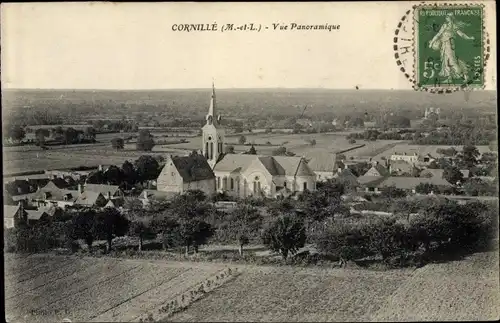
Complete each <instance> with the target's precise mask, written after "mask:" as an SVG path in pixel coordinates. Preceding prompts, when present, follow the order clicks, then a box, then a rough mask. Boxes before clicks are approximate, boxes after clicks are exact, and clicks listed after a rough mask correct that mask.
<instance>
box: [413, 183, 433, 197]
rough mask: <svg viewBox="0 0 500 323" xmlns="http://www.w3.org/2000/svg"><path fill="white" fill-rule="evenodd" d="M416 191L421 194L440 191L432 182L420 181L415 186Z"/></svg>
mask: <svg viewBox="0 0 500 323" xmlns="http://www.w3.org/2000/svg"><path fill="white" fill-rule="evenodd" d="M415 192H417V193H419V194H430V193H431V192H434V193H438V192H439V187H437V186H436V185H434V184H430V183H420V184H418V185H417V186H416V187H415Z"/></svg>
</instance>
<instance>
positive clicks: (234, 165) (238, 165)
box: [214, 154, 259, 173]
mask: <svg viewBox="0 0 500 323" xmlns="http://www.w3.org/2000/svg"><path fill="white" fill-rule="evenodd" d="M257 158H259V155H239V154H227V155H225V156H224V158H222V160H221V161H220V162H218V163H217V164H215V167H214V170H215V171H219V172H231V173H232V172H242V171H243V170H245V169H246V168H247V167H248V166H250V164H251V163H252V162H253V161H254V160H256V159H257Z"/></svg>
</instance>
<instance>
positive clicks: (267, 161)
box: [257, 156, 285, 176]
mask: <svg viewBox="0 0 500 323" xmlns="http://www.w3.org/2000/svg"><path fill="white" fill-rule="evenodd" d="M257 160H258V161H260V162H261V164H262V165H263V166H264V167H265V168H266V170H267V171H268V172H269V174H271V175H273V176H274V175H285V170H284V169H283V167H281V165H279V164H278V163H277V162H276V160H275V159H274V158H273V157H271V156H260V157H258V158H257Z"/></svg>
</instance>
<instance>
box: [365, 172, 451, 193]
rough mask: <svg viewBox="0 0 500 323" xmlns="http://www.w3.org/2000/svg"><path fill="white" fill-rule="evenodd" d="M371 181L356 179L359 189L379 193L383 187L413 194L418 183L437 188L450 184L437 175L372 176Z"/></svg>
mask: <svg viewBox="0 0 500 323" xmlns="http://www.w3.org/2000/svg"><path fill="white" fill-rule="evenodd" d="M372 179H373V180H372V181H370V180H369V178H367V177H364V178H362V179H361V178H358V181H360V182H362V184H361V191H364V192H367V193H375V194H379V193H381V192H382V190H383V189H384V188H387V187H392V186H394V187H396V188H398V189H402V190H405V191H407V192H408V193H412V194H415V193H416V191H415V189H416V187H417V186H418V185H419V184H431V185H435V186H437V187H439V188H449V187H452V185H451V184H450V183H449V182H447V181H446V180H445V179H443V178H437V177H430V178H424V177H403V176H389V177H372Z"/></svg>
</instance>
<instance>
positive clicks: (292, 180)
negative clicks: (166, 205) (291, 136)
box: [157, 85, 316, 198]
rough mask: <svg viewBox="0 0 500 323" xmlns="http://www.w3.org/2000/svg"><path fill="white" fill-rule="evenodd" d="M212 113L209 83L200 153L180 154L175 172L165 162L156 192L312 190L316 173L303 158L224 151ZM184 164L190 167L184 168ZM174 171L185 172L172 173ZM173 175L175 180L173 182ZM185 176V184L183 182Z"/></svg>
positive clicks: (281, 193)
mask: <svg viewBox="0 0 500 323" xmlns="http://www.w3.org/2000/svg"><path fill="white" fill-rule="evenodd" d="M216 113H217V105H216V96H215V87H214V86H213V85H212V97H211V100H210V107H209V109H208V114H207V116H206V118H205V120H206V123H205V125H204V126H203V128H202V142H201V147H202V149H201V151H200V153H201V155H202V156H199V155H198V156H196V155H195V156H193V155H191V156H186V157H183V159H186V161H184V162H183V163H182V164H183V165H184V167H183V169H179V170H177V171H176V170H175V169H174V170H172V167H173V168H176V167H179V166H176V164H179V165H180V163H175V162H173V163H168V162H167V164H168V167H167V166H166V167H164V169H163V170H162V172H161V174H160V176H159V177H158V180H157V183H158V186H157V187H158V191H172V192H173V191H175V192H179V193H182V192H183V191H184V190H186V189H187V188H188V187H191V188H193V187H195V188H198V189H202V190H203V191H204V192H205V193H206V194H207V195H210V194H213V193H214V192H225V193H227V194H228V195H231V196H235V197H240V198H245V197H248V196H254V197H278V196H291V195H296V194H297V193H300V192H303V191H306V190H309V191H313V190H315V189H316V173H315V172H314V171H313V170H312V169H311V168H310V167H309V165H308V163H307V161H306V159H304V158H303V157H288V156H263V155H245V154H226V153H224V146H225V130H224V128H223V126H222V124H221V116H220V115H217V114H216ZM200 157H202V159H203V160H200ZM187 159H196V162H193V163H191V162H189V161H187ZM174 160H175V157H174ZM186 165H190V166H189V167H191V168H192V169H187V170H186ZM195 168H196V169H195ZM198 168H200V169H198ZM178 173H185V174H189V175H187V176H180V177H179V176H175V175H177V174H178ZM174 177H175V178H176V179H177V180H175V181H174V180H173V178H174ZM179 178H180V181H179ZM187 178H189V183H190V184H189V185H187V183H184V182H183V180H184V179H187ZM197 183H198V184H197Z"/></svg>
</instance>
